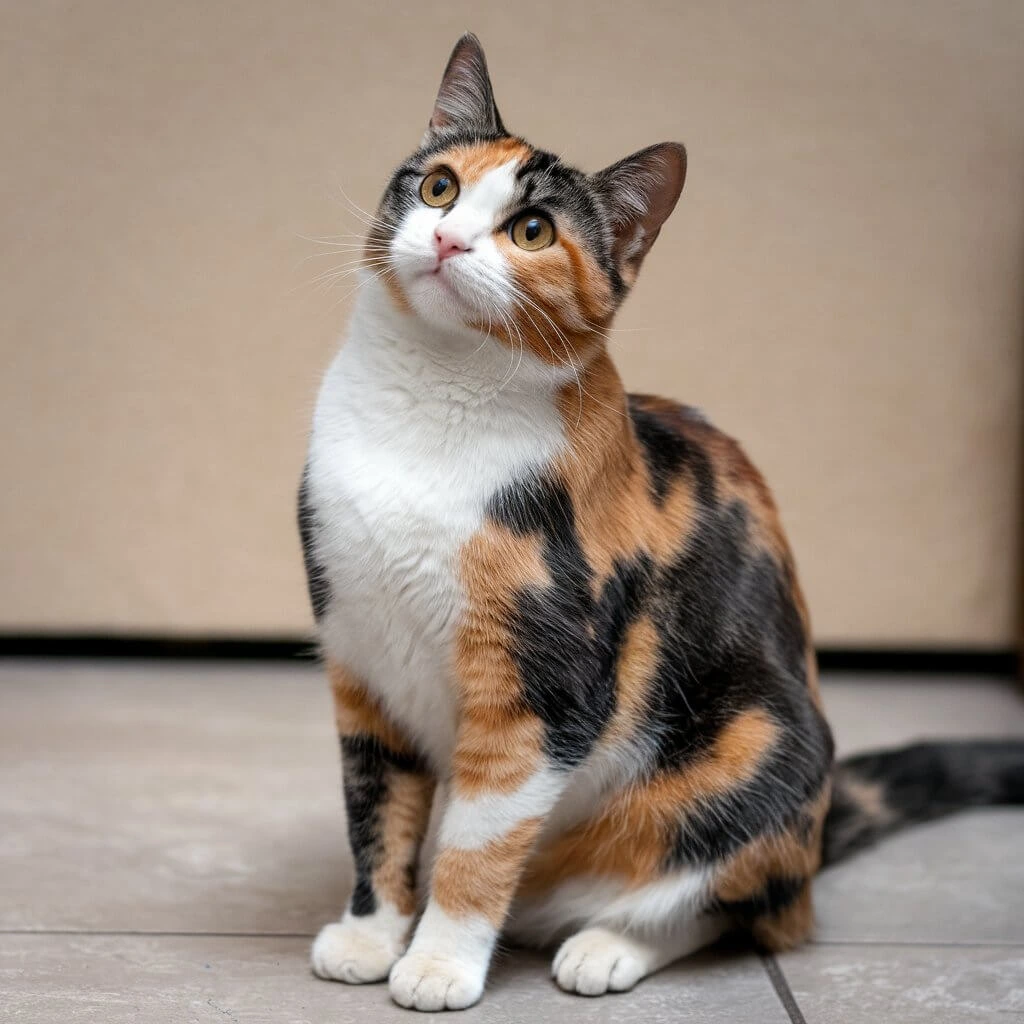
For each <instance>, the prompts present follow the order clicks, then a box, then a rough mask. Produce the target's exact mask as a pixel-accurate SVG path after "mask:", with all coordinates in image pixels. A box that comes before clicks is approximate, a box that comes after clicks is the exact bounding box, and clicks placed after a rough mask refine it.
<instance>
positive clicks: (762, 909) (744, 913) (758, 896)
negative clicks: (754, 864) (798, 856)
mask: <svg viewBox="0 0 1024 1024" xmlns="http://www.w3.org/2000/svg"><path fill="white" fill-rule="evenodd" d="M808 885H810V879H808V878H769V879H768V881H767V882H766V883H765V885H764V887H763V888H762V889H761V890H760V891H759V892H756V893H754V894H753V895H752V896H748V897H747V898H746V899H742V900H716V901H715V904H714V907H713V908H712V909H713V910H716V911H722V912H724V913H727V914H729V915H730V916H731V917H733V918H734V919H735V920H736V921H738V922H740V923H743V924H749V923H751V922H753V921H754V920H756V919H757V918H759V917H765V916H771V915H774V914H778V913H779V912H780V911H782V910H785V909H786V907H788V906H791V905H792V904H793V903H794V902H795V901H796V900H797V899H798V898H799V897H800V895H801V893H803V891H804V890H805V889H806V888H807V886H808Z"/></svg>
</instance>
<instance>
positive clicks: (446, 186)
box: [420, 167, 459, 206]
mask: <svg viewBox="0 0 1024 1024" xmlns="http://www.w3.org/2000/svg"><path fill="white" fill-rule="evenodd" d="M458 194H459V183H458V181H457V180H456V178H455V175H454V174H452V172H451V171H449V170H448V168H447V167H442V168H441V169H440V170H439V171H434V172H433V173H432V174H428V175H427V176H426V177H425V178H424V179H423V184H422V185H420V196H421V197H422V199H423V202H425V203H426V204H427V206H448V205H449V204H450V203H454V202H455V198H456V196H458Z"/></svg>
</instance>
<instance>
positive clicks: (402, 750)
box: [327, 660, 413, 754]
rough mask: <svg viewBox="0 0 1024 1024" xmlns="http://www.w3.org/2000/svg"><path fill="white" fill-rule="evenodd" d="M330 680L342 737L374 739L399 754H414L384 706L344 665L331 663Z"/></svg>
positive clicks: (335, 719) (335, 716)
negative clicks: (387, 714) (384, 710)
mask: <svg viewBox="0 0 1024 1024" xmlns="http://www.w3.org/2000/svg"><path fill="white" fill-rule="evenodd" d="M327 678H328V680H329V681H330V684H331V692H332V694H333V695H334V721H335V724H336V725H337V727H338V735H339V736H372V737H374V738H375V739H377V740H379V741H380V742H381V744H382V745H383V746H385V747H387V748H388V749H389V750H393V751H394V752H395V753H396V754H412V753H413V748H412V745H411V744H410V743H409V741H408V740H407V739H406V738H405V737H404V736H403V735H402V734H401V732H400V731H399V730H398V729H397V728H396V727H395V726H394V725H393V724H392V723H391V722H390V721H389V720H388V719H387V718H386V717H385V716H384V712H383V710H382V709H381V706H380V704H379V703H378V702H377V701H376V700H375V699H374V698H373V697H372V696H370V693H369V692H368V691H367V689H366V687H365V686H363V684H362V683H360V682H359V680H358V679H356V677H355V676H354V675H352V674H351V673H350V672H349V671H348V670H347V669H346V668H345V667H344V666H343V665H340V664H339V663H338V662H336V661H330V660H329V661H328V662H327Z"/></svg>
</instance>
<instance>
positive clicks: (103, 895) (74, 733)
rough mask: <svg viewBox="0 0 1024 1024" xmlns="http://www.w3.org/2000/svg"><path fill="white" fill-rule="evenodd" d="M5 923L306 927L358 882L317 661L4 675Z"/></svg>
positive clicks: (1, 855) (15, 670)
mask: <svg viewBox="0 0 1024 1024" xmlns="http://www.w3.org/2000/svg"><path fill="white" fill-rule="evenodd" d="M0 821H2V822H3V828H2V829H0V928H44V929H45V928H76V929H115V930H120V929H131V930H134V929H142V930H160V931H215V932H224V931H243V932H286V933H290V932H302V933H311V932H313V931H314V930H315V929H316V928H317V926H318V925H319V924H321V923H323V922H324V921H326V920H329V919H330V918H331V917H333V916H336V915H337V914H338V913H339V912H340V909H341V907H342V905H343V901H344V899H345V897H346V895H347V890H348V887H349V885H350V879H351V874H350V867H349V864H350V861H349V856H348V852H347V846H346V841H345V836H344V820H343V815H342V803H341V795H340V768H339V759H338V750H337V740H336V738H335V735H334V727H333V717H332V713H331V707H330V697H329V694H328V691H327V687H326V685H325V683H324V682H323V679H322V677H321V675H320V673H319V672H318V671H317V670H315V669H314V668H313V667H312V666H308V667H307V666H302V667H298V668H281V669H275V668H267V667H261V666H256V665H254V666H244V667H238V666H232V667H216V668H201V667H198V666H181V665H178V666H170V667H161V666H155V667H154V666H145V665H139V664H135V665H132V664H128V663H118V664H111V665H89V666H75V665H71V664H67V663H64V664H62V665H61V664H53V665H50V666H29V665H17V664H13V665H12V666H9V667H6V668H4V669H3V671H2V675H0Z"/></svg>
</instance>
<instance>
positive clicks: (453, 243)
mask: <svg viewBox="0 0 1024 1024" xmlns="http://www.w3.org/2000/svg"><path fill="white" fill-rule="evenodd" d="M434 248H435V250H437V262H438V263H441V262H442V261H443V260H446V259H448V257H449V256H458V255H459V253H460V252H469V250H470V249H471V248H472V246H471V245H470V244H469V243H468V242H465V241H463V240H462V239H461V238H459V237H458V236H457V235H454V234H452V233H451V232H450V231H442V230H441V229H440V228H438V229H437V230H436V231H435V232H434Z"/></svg>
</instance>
